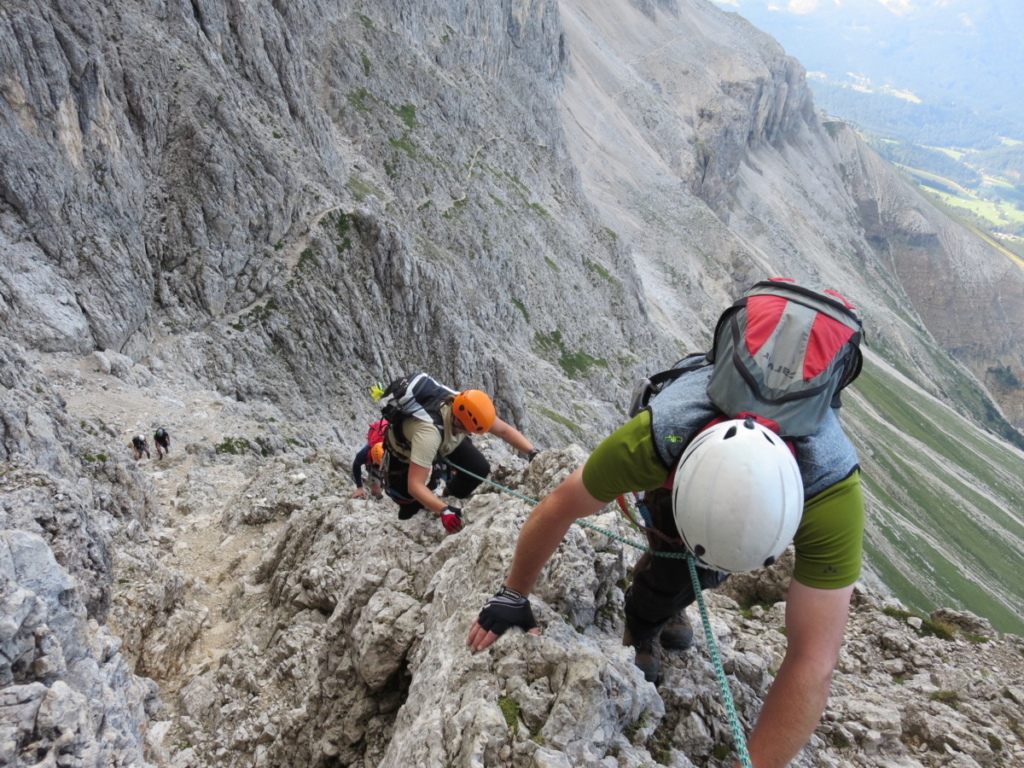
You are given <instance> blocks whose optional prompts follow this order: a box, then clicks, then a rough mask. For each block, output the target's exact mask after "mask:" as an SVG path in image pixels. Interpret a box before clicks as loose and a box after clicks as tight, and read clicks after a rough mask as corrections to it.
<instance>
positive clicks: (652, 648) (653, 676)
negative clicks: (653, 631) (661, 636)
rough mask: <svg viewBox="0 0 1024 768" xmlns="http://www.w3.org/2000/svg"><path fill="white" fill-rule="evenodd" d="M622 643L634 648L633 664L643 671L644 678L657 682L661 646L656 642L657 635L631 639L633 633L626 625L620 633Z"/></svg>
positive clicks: (659, 673) (659, 672)
mask: <svg viewBox="0 0 1024 768" xmlns="http://www.w3.org/2000/svg"><path fill="white" fill-rule="evenodd" d="M622 644H623V645H631V646H633V648H635V649H636V659H635V660H634V662H633V663H634V664H636V665H637V667H638V668H639V669H640V671H641V672H643V673H644V679H645V680H646V681H647V682H649V683H657V682H658V678H659V677H660V676H661V646H660V645H659V644H658V638H657V636H656V635H655V636H653V637H650V638H648V639H646V640H636V641H634V640H633V633H632V632H630V631H629V627H626V631H625V632H624V633H623V635H622Z"/></svg>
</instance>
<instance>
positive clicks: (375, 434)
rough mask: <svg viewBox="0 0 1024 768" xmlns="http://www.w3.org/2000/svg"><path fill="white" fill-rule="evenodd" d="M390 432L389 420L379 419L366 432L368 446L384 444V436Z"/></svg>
mask: <svg viewBox="0 0 1024 768" xmlns="http://www.w3.org/2000/svg"><path fill="white" fill-rule="evenodd" d="M387 431H388V420H387V419H377V420H376V421H375V422H373V424H371V425H370V428H369V429H368V430H367V431H366V444H367V445H376V444H377V443H383V442H384V436H385V435H386V434H387Z"/></svg>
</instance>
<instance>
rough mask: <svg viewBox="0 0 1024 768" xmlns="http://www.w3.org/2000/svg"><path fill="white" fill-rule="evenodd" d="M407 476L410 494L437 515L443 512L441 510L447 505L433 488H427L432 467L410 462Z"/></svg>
mask: <svg viewBox="0 0 1024 768" xmlns="http://www.w3.org/2000/svg"><path fill="white" fill-rule="evenodd" d="M407 477H408V488H409V495H410V496H412V497H413V498H414V499H416V501H418V502H419V503H420V504H422V505H423V506H424V507H426V508H427V509H429V510H430V511H431V512H433V513H434V514H435V515H439V514H441V510H442V509H444V508H445V507H446V506H447V505H446V504H445V503H444V501H443V500H442V499H441V498H439V497H438V496H437V495H436V494H435V493H434V492H433V491H432V490H430V489H429V488H427V482H428V481H429V480H430V468H429V467H421V466H420V465H419V464H410V465H409V474H408V475H407Z"/></svg>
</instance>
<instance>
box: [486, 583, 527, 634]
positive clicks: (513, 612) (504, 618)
mask: <svg viewBox="0 0 1024 768" xmlns="http://www.w3.org/2000/svg"><path fill="white" fill-rule="evenodd" d="M477 623H478V624H479V625H480V626H481V627H482V628H483V629H486V630H488V631H489V632H493V633H494V634H496V635H501V634H504V632H505V630H506V629H508V628H509V627H520V628H521V629H522V630H523V631H526V630H529V629H533V628H534V627H536V626H537V620H536V619H535V618H533V609H532V608H531V607H530V600H529V599H528V598H525V597H523V596H522V595H521V594H519V593H518V592H516V591H515V590H514V589H509V588H508V587H504V586H503V587H502V588H501V589H499V590H498V591H497V592H495V593H494V597H492V598H491V599H490V600H488V601H487V605H485V606H484V609H483V610H482V611H480V616H479V617H477Z"/></svg>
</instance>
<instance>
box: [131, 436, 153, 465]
mask: <svg viewBox="0 0 1024 768" xmlns="http://www.w3.org/2000/svg"><path fill="white" fill-rule="evenodd" d="M132 450H133V451H134V452H135V460H136V461H138V460H139V459H141V458H142V454H146V458H147V459H151V458H153V456H152V455H151V454H150V452H149V443H148V442H146V437H145V435H136V436H135V437H133V438H132Z"/></svg>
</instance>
